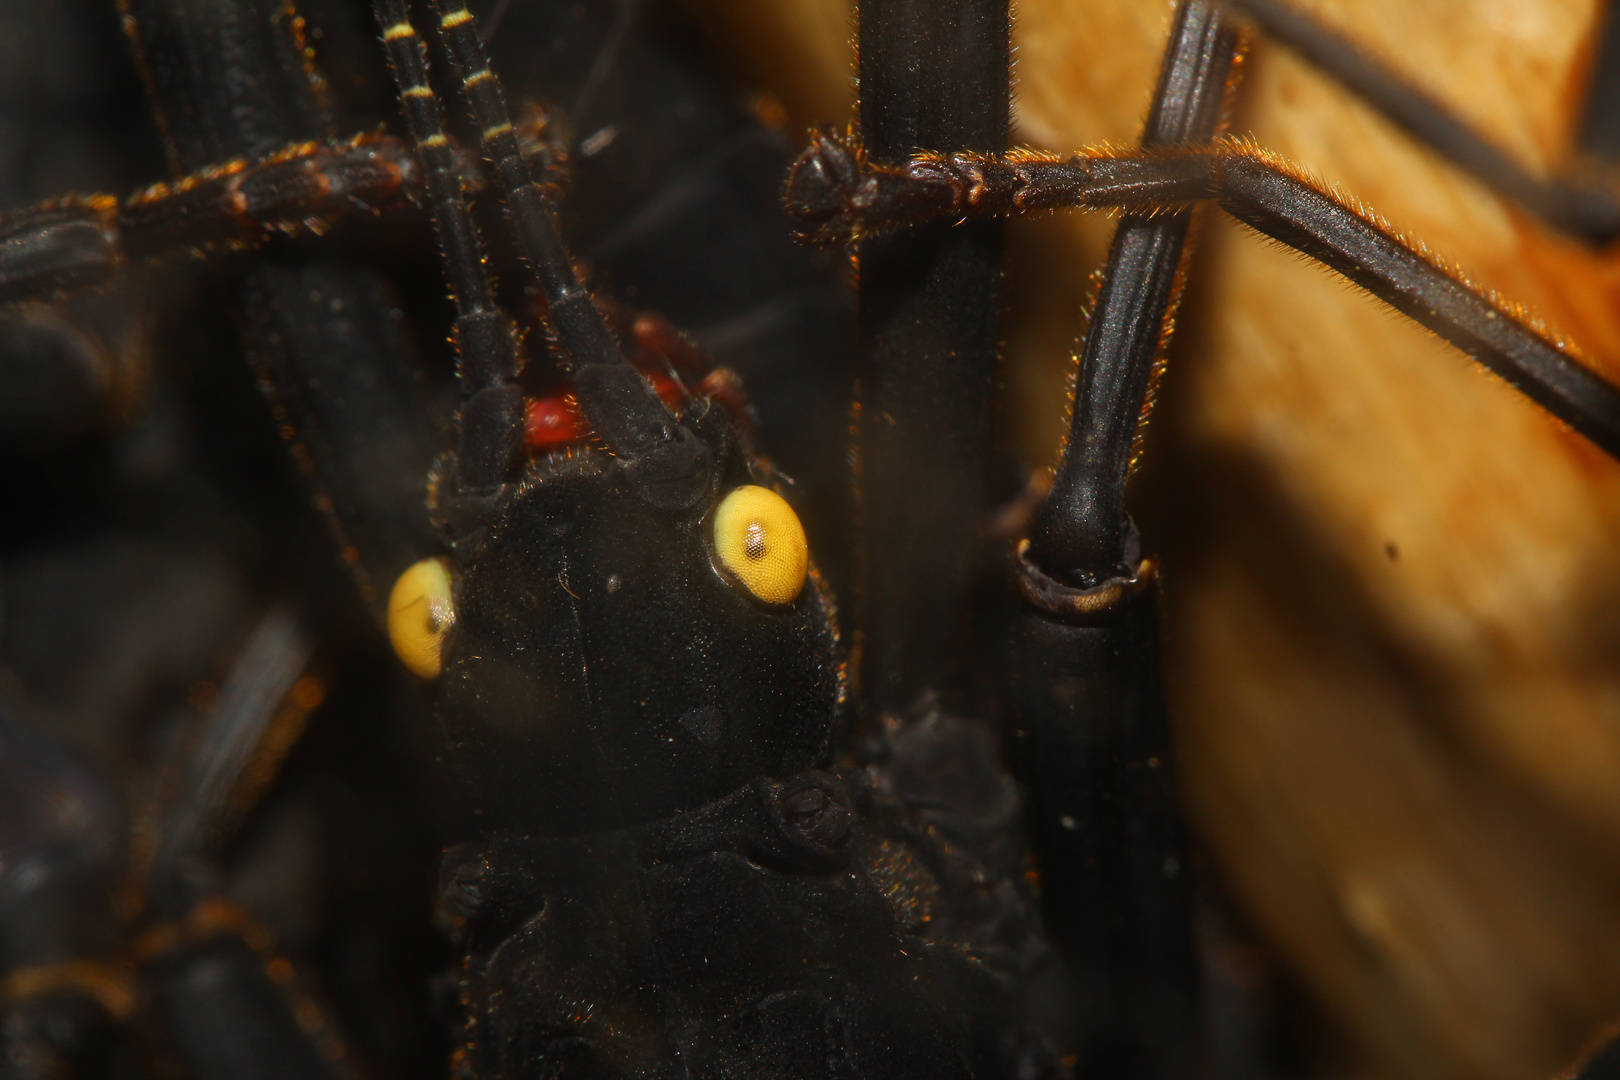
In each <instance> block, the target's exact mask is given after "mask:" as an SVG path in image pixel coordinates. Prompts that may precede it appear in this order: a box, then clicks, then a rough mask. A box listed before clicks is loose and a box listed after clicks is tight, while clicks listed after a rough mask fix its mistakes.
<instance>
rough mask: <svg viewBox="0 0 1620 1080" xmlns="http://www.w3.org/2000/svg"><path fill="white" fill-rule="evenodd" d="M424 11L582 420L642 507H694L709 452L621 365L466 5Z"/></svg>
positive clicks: (706, 476) (434, 1) (431, 4)
mask: <svg viewBox="0 0 1620 1080" xmlns="http://www.w3.org/2000/svg"><path fill="white" fill-rule="evenodd" d="M381 2H382V0H379V3H381ZM393 2H394V3H398V4H403V3H404V0H393ZM427 5H428V10H429V11H430V12H432V13H433V15H434V16H435V18H436V20H437V23H438V27H439V35H440V40H441V41H442V42H443V44H444V51H445V54H446V55H447V56H448V57H449V59H450V68H451V71H452V73H453V74H454V75H455V77H456V78H457V79H458V80H460V82H461V89H462V97H463V99H464V100H465V101H466V103H467V110H468V112H469V113H470V114H471V115H472V120H473V123H474V124H475V125H476V126H477V128H478V131H479V133H480V135H479V137H480V140H481V143H482V149H483V153H484V156H485V158H486V159H487V160H488V161H489V164H490V167H491V169H492V170H493V172H494V174H495V186H496V187H498V188H499V189H500V191H501V196H502V200H503V202H504V204H505V207H506V217H507V221H508V222H509V223H510V224H511V226H512V232H513V234H514V236H515V238H516V241H517V246H518V250H519V252H520V253H521V254H522V256H523V259H524V261H525V263H527V265H528V269H529V272H530V273H531V274H532V275H533V277H534V283H535V285H536V286H537V288H538V290H539V292H540V295H541V296H542V297H543V298H544V300H545V302H546V322H547V324H548V326H549V327H550V329H551V333H552V336H553V339H554V344H555V347H556V350H557V354H558V357H559V359H560V360H561V361H562V362H563V364H564V365H566V366H568V367H570V368H572V371H573V381H574V396H575V398H576V400H577V401H578V402H579V408H580V412H581V413H583V414H584V416H585V419H586V420H588V421H589V422H590V425H591V427H592V428H593V429H594V430H595V432H596V434H597V435H598V437H600V438H601V439H602V441H603V442H605V443H606V444H607V445H608V447H609V448H610V449H611V450H612V451H613V454H614V456H615V457H617V458H618V459H619V464H620V465H621V466H622V467H623V468H624V471H625V474H626V475H627V476H628V477H629V478H630V480H631V482H632V483H633V484H634V485H635V486H636V489H637V491H638V492H639V493H640V494H641V496H642V498H644V499H646V500H647V501H648V502H651V503H652V504H654V505H655V506H660V507H664V508H666V509H677V508H685V507H689V506H691V505H693V504H694V503H695V502H697V500H698V499H699V498H701V497H702V496H703V494H704V493H705V492H707V491H708V489H709V484H710V480H711V472H712V470H711V469H710V464H711V463H710V458H709V451H708V448H707V447H706V446H704V444H703V443H702V442H701V441H700V440H698V439H697V438H696V437H694V436H693V435H692V433H691V432H690V431H688V430H687V429H686V428H685V427H684V426H682V425H681V424H680V423H679V422H678V421H677V420H676V419H675V417H674V416H673V415H672V414H671V413H670V411H669V409H668V408H666V407H665V406H664V403H663V402H662V401H660V400H659V399H658V395H657V394H656V393H655V392H654V391H653V389H652V387H650V386H648V385H647V383H646V381H645V380H644V379H643V378H642V377H641V374H640V373H639V372H638V371H636V369H635V368H634V367H633V366H632V365H630V364H628V363H626V362H624V360H623V357H622V356H621V355H620V353H619V347H618V344H617V343H616V342H615V341H614V339H613V336H612V335H611V334H610V333H609V332H608V328H607V323H606V321H604V320H603V318H602V314H601V312H599V311H598V310H597V309H596V305H595V303H594V302H593V301H592V300H591V296H590V293H589V292H587V291H586V289H585V286H584V285H583V284H581V282H580V280H579V278H578V277H577V276H576V275H575V273H574V265H573V261H572V260H571V259H570V258H569V257H568V251H567V249H566V248H564V247H563V243H562V238H561V237H560V236H559V235H558V233H557V225H556V222H555V221H554V220H553V218H552V215H551V209H550V207H548V206H547V204H546V201H545V198H544V196H543V195H542V194H541V192H540V189H539V187H537V186H536V185H535V183H534V178H533V177H532V176H531V175H530V173H529V167H528V165H527V164H526V163H525V162H524V160H523V154H522V152H521V151H520V150H519V148H518V142H517V138H516V136H514V135H513V133H512V121H511V117H510V115H509V114H508V112H507V109H506V95H505V93H504V92H503V91H502V90H501V82H500V79H499V78H497V77H496V75H495V73H494V72H493V71H491V70H490V67H489V58H488V57H487V56H486V55H485V53H484V45H483V42H482V41H480V40H479V38H478V27H477V24H476V23H475V22H474V21H473V17H472V13H471V12H469V11H468V10H467V8H466V6H465V5H464V4H461V5H460V6H458V7H456V8H455V9H454V10H452V11H450V12H448V13H442V12H441V7H440V4H439V2H438V0H427ZM396 70H397V67H396Z"/></svg>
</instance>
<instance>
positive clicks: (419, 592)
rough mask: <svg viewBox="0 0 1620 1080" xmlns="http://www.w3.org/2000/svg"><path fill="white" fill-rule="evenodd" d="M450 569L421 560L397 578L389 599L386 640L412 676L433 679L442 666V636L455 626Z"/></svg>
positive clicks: (442, 562)
mask: <svg viewBox="0 0 1620 1080" xmlns="http://www.w3.org/2000/svg"><path fill="white" fill-rule="evenodd" d="M455 621H456V604H455V600H454V599H452V598H451V596H450V569H449V567H448V566H447V565H446V563H445V561H444V560H443V559H423V560H422V561H421V562H419V563H417V564H416V565H415V566H412V567H411V568H410V569H409V570H407V571H405V572H404V573H403V574H401V575H399V580H398V581H396V582H394V591H393V592H392V593H390V594H389V595H388V640H389V641H391V642H393V645H394V654H395V655H396V656H398V657H399V660H400V663H402V664H404V665H405V666H406V667H408V668H410V669H411V671H412V673H414V674H416V675H418V676H420V677H421V678H424V679H434V678H437V677H438V675H439V669H440V668H441V667H443V666H444V659H443V657H442V655H441V653H440V650H441V648H442V647H443V645H444V635H445V634H446V633H448V632H449V630H450V627H451V626H453V625H455Z"/></svg>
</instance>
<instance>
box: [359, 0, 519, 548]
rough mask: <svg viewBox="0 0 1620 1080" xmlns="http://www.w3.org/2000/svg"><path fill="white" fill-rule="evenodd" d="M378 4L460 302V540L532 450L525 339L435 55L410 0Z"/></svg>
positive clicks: (455, 505)
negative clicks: (415, 22)
mask: <svg viewBox="0 0 1620 1080" xmlns="http://www.w3.org/2000/svg"><path fill="white" fill-rule="evenodd" d="M374 8H375V11H376V14H377V21H378V24H379V25H380V26H381V27H382V34H383V42H384V44H385V45H386V46H387V49H388V61H389V66H390V67H391V68H392V69H393V72H394V79H395V81H396V82H397V83H398V85H399V94H400V105H401V107H402V108H403V110H404V112H405V121H406V124H407V126H408V127H409V128H410V132H411V138H412V140H413V141H414V142H415V143H416V153H417V156H418V158H419V159H420V160H421V162H422V172H423V179H424V182H425V185H426V187H427V192H428V204H429V206H430V208H431V210H432V215H433V225H434V229H435V230H436V231H437V232H438V235H439V246H440V249H441V252H442V254H443V256H444V268H445V275H446V276H447V277H448V278H449V281H450V291H451V293H452V294H453V296H454V299H455V304H456V321H455V332H454V337H455V343H456V371H457V374H458V375H459V376H460V381H461V395H462V400H461V412H460V416H459V430H458V432H457V436H456V450H455V465H454V471H453V473H452V475H451V478H450V479H451V480H452V482H453V485H454V489H455V490H454V492H453V493H452V496H453V497H452V499H451V500H450V501H449V506H448V507H445V505H444V504H445V500H443V499H442V498H441V507H442V508H448V509H450V510H451V513H450V515H449V517H450V519H451V520H450V521H449V522H448V523H449V524H450V526H451V531H452V533H454V534H457V538H458V539H459V538H462V537H465V536H467V535H469V534H471V533H472V532H473V531H474V530H476V529H477V527H478V526H479V525H480V524H482V523H483V521H484V520H486V519H487V517H488V515H489V512H490V510H491V509H492V505H493V503H494V501H495V500H496V499H497V498H498V497H499V495H500V492H501V490H502V488H503V486H504V485H505V483H506V481H507V479H508V477H509V476H510V475H511V471H512V467H513V463H514V461H515V460H516V459H517V456H518V453H519V452H520V450H521V449H522V445H523V394H522V391H521V390H520V389H519V387H518V385H517V383H516V382H515V381H514V380H515V379H516V377H517V374H518V352H517V337H516V333H515V330H514V328H513V326H512V322H511V320H510V319H508V318H507V316H506V314H505V312H503V311H502V310H501V309H500V307H499V306H497V305H496V303H495V299H494V296H493V290H492V289H491V286H490V280H489V275H488V273H486V272H485V270H484V245H483V239H482V238H481V237H480V236H479V234H478V227H477V225H476V224H475V223H474V222H473V219H472V214H471V212H470V210H469V209H468V206H467V200H466V197H465V195H464V194H463V192H462V187H461V178H460V176H459V175H458V174H457V172H456V169H455V159H454V156H453V154H452V151H451V148H450V143H449V140H447V139H446V138H445V134H444V125H443V121H442V119H441V117H440V114H439V102H438V99H437V98H436V97H435V96H434V93H433V89H432V87H431V86H430V85H429V84H428V67H427V50H426V48H425V47H424V46H423V44H422V41H421V39H420V38H419V37H418V36H417V34H416V30H415V29H414V28H413V27H412V26H411V22H410V15H409V13H408V12H407V10H406V7H405V2H404V0H375V4H374ZM463 499H466V500H470V501H468V502H466V503H463V502H462V500H463Z"/></svg>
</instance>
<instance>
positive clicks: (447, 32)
mask: <svg viewBox="0 0 1620 1080" xmlns="http://www.w3.org/2000/svg"><path fill="white" fill-rule="evenodd" d="M427 7H428V11H429V12H430V13H431V14H432V16H433V18H434V19H435V20H436V21H437V22H438V26H439V37H440V41H441V42H442V43H443V44H444V51H445V55H446V56H448V57H449V60H450V70H451V73H452V74H453V75H454V76H455V77H456V79H457V80H458V81H459V82H460V83H461V89H462V94H463V97H464V99H465V101H466V103H467V111H468V112H469V113H470V114H471V116H472V121H473V124H474V125H475V126H476V127H477V128H478V131H479V139H480V144H481V148H482V151H483V154H484V157H485V159H486V160H487V161H488V162H489V164H490V168H491V170H492V171H493V173H494V177H495V184H496V186H497V187H498V188H499V189H500V191H501V194H502V197H503V200H504V203H505V206H506V216H507V221H508V222H509V223H510V224H511V226H512V231H513V233H514V239H515V241H516V244H517V249H518V252H519V254H520V255H521V256H522V257H523V261H524V263H525V264H526V265H527V267H528V270H529V272H530V273H531V274H533V275H534V281H535V284H536V286H537V287H538V290H539V292H540V295H541V296H542V297H543V298H544V300H545V302H546V322H547V323H548V325H549V326H550V328H551V332H552V334H553V335H554V337H555V345H556V349H557V353H558V357H559V359H561V360H562V362H563V363H564V364H567V365H569V366H571V367H577V366H579V365H582V364H601V363H612V362H616V361H617V360H618V359H619V349H618V345H617V344H616V343H615V342H614V340H613V338H612V336H611V335H610V334H609V333H608V328H607V323H606V322H605V321H604V320H603V318H602V315H601V313H600V312H599V311H598V310H597V309H596V305H595V304H594V303H593V302H592V301H591V295H590V293H589V292H588V291H586V289H585V286H584V285H583V284H582V283H581V282H580V280H579V278H578V276H577V275H575V273H574V264H573V260H572V259H571V258H569V255H568V249H567V248H565V247H564V246H563V242H562V238H561V237H560V236H559V235H558V233H557V225H556V222H555V221H554V220H553V218H552V215H551V210H550V208H549V207H548V206H547V205H546V202H545V197H544V196H543V195H541V193H540V189H539V188H538V187H536V186H535V183H534V178H533V176H532V175H531V174H530V172H529V166H528V163H527V162H525V161H524V160H523V152H522V150H521V149H520V148H519V147H518V141H517V136H516V135H515V134H514V133H513V131H512V121H511V114H510V113H509V112H508V111H507V107H506V94H505V93H504V92H503V91H502V89H501V81H500V79H499V78H498V77H497V76H496V75H495V73H494V72H493V71H491V70H490V67H489V57H488V56H487V55H485V53H484V45H483V42H482V41H480V40H479V38H478V28H477V25H476V23H474V21H473V17H472V13H471V12H469V11H468V10H467V8H466V6H465V5H464V4H463V5H458V6H456V7H455V9H454V10H452V11H448V12H444V11H442V6H441V4H440V3H439V2H438V0H428V5H427Z"/></svg>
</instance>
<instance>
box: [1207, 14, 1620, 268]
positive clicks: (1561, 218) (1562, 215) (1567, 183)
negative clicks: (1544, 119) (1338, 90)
mask: <svg viewBox="0 0 1620 1080" xmlns="http://www.w3.org/2000/svg"><path fill="white" fill-rule="evenodd" d="M1220 2H1221V3H1222V4H1224V5H1225V6H1226V7H1228V8H1230V9H1231V10H1232V11H1233V12H1234V13H1237V14H1240V15H1242V16H1244V17H1246V18H1248V19H1251V20H1253V21H1254V22H1255V24H1256V25H1258V26H1259V27H1260V28H1261V29H1262V30H1264V31H1265V32H1266V33H1267V34H1268V35H1270V36H1271V37H1273V38H1275V39H1277V40H1278V41H1280V42H1282V43H1283V44H1284V45H1287V46H1288V47H1289V48H1291V49H1293V50H1294V51H1295V52H1297V53H1299V54H1300V55H1301V56H1303V57H1304V58H1305V59H1306V60H1308V61H1310V62H1311V63H1312V64H1314V65H1315V66H1316V67H1318V68H1320V69H1321V70H1322V71H1324V72H1326V73H1327V74H1328V75H1330V76H1332V77H1333V78H1334V79H1337V80H1338V81H1339V82H1340V83H1342V84H1343V85H1344V87H1345V88H1346V89H1348V90H1349V91H1351V92H1352V93H1354V94H1356V95H1357V96H1359V97H1360V98H1362V99H1363V100H1364V101H1366V102H1367V103H1368V104H1369V105H1371V106H1372V107H1373V108H1375V109H1377V110H1378V111H1379V112H1381V113H1383V114H1384V115H1385V116H1386V117H1388V118H1389V119H1390V120H1391V121H1393V122H1394V123H1396V124H1397V125H1399V126H1400V127H1402V128H1404V129H1405V130H1406V131H1407V132H1409V133H1410V134H1411V135H1412V136H1413V138H1415V139H1417V140H1418V141H1419V142H1422V143H1424V144H1425V145H1427V146H1429V147H1432V148H1433V149H1434V150H1436V151H1437V152H1439V153H1440V154H1442V155H1443V156H1445V157H1446V158H1449V159H1450V160H1451V161H1452V162H1453V163H1454V164H1456V165H1457V166H1458V167H1460V168H1462V169H1464V170H1465V171H1467V172H1469V173H1472V174H1473V175H1474V176H1477V177H1478V178H1479V179H1481V180H1483V181H1484V182H1485V183H1487V184H1489V185H1490V186H1491V187H1493V188H1495V189H1496V190H1497V191H1498V192H1500V193H1501V194H1502V195H1504V196H1506V197H1507V198H1509V199H1512V200H1513V201H1514V202H1516V203H1518V204H1519V205H1520V206H1522V207H1524V208H1525V209H1526V210H1528V211H1530V212H1531V213H1532V214H1535V215H1536V216H1537V217H1540V218H1542V219H1543V220H1545V221H1546V222H1547V223H1548V224H1550V225H1552V226H1553V227H1555V228H1558V229H1562V230H1563V231H1565V232H1568V233H1571V234H1573V235H1575V236H1580V237H1584V238H1585V239H1587V240H1591V241H1593V242H1594V243H1607V242H1608V241H1610V240H1613V239H1614V238H1615V237H1617V236H1620V191H1616V190H1615V188H1614V187H1613V186H1612V185H1609V184H1604V183H1603V182H1602V181H1601V180H1600V179H1598V178H1595V177H1594V178H1591V179H1589V180H1585V181H1584V182H1583V179H1582V178H1581V177H1579V176H1565V177H1559V176H1552V177H1543V176H1538V175H1536V174H1535V173H1533V172H1531V171H1530V170H1529V169H1527V168H1525V167H1524V166H1523V165H1522V164H1520V163H1519V162H1518V161H1515V160H1514V159H1513V156H1512V155H1511V154H1509V153H1507V152H1506V151H1505V150H1503V149H1502V148H1501V147H1499V146H1497V145H1495V144H1494V143H1492V142H1491V141H1490V140H1489V139H1486V138H1485V137H1484V136H1482V135H1480V134H1479V133H1478V132H1476V131H1474V130H1473V129H1472V128H1470V127H1468V125H1466V124H1464V123H1463V122H1462V121H1461V120H1459V119H1458V118H1457V117H1455V116H1453V115H1452V114H1451V113H1450V112H1449V111H1447V109H1446V108H1445V106H1443V105H1442V104H1440V103H1439V102H1438V101H1436V100H1435V99H1433V98H1431V97H1430V96H1429V95H1427V94H1425V93H1424V92H1423V91H1421V90H1419V89H1418V88H1417V87H1415V86H1413V85H1412V84H1411V83H1409V82H1407V81H1406V80H1405V79H1403V78H1401V77H1400V76H1399V75H1397V74H1395V73H1394V72H1393V71H1390V70H1389V69H1388V68H1386V67H1385V66H1384V65H1383V64H1381V63H1380V62H1379V61H1378V60H1376V59H1375V58H1374V57H1372V56H1370V55H1368V54H1367V53H1366V52H1363V51H1362V50H1361V49H1359V48H1357V47H1356V46H1355V45H1354V44H1352V43H1351V42H1349V41H1346V40H1345V39H1344V38H1342V37H1340V36H1338V35H1337V34H1335V33H1334V32H1333V31H1332V30H1329V29H1328V28H1327V27H1325V26H1323V25H1322V24H1321V23H1319V22H1317V21H1316V20H1315V19H1313V18H1312V17H1311V16H1309V15H1307V14H1305V13H1304V12H1303V11H1300V10H1298V9H1296V8H1294V7H1293V6H1291V5H1290V4H1288V3H1285V2H1283V0H1220Z"/></svg>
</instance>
